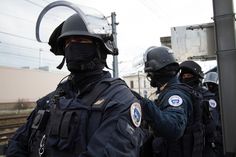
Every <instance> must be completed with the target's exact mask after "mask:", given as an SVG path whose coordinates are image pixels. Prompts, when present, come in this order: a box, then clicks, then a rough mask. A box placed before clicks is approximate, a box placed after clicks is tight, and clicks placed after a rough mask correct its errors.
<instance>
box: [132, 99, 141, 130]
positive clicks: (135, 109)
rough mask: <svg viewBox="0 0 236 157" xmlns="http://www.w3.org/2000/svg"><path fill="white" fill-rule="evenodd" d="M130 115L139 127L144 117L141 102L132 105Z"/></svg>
mask: <svg viewBox="0 0 236 157" xmlns="http://www.w3.org/2000/svg"><path fill="white" fill-rule="evenodd" d="M130 115H131V119H132V122H133V124H134V125H135V126H136V127H139V126H140V124H141V119H142V111H141V106H140V104H139V103H137V102H135V103H133V104H132V105H131V106H130Z"/></svg>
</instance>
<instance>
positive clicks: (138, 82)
mask: <svg viewBox="0 0 236 157" xmlns="http://www.w3.org/2000/svg"><path fill="white" fill-rule="evenodd" d="M139 72H140V71H138V94H139V95H140V75H139Z"/></svg>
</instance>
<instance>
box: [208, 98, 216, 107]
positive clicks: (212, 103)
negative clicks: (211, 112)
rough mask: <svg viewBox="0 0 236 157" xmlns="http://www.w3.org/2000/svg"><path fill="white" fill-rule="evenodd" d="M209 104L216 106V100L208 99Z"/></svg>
mask: <svg viewBox="0 0 236 157" xmlns="http://www.w3.org/2000/svg"><path fill="white" fill-rule="evenodd" d="M209 105H210V107H212V108H216V106H217V103H216V101H215V100H214V99H210V100H209Z"/></svg>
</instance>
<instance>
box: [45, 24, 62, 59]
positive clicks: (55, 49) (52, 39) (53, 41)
mask: <svg viewBox="0 0 236 157" xmlns="http://www.w3.org/2000/svg"><path fill="white" fill-rule="evenodd" d="M63 24H64V22H62V23H61V24H60V25H59V26H57V28H56V29H55V30H54V31H53V32H52V34H51V36H50V38H49V41H48V44H49V45H50V46H51V48H50V51H51V52H52V53H54V54H55V55H64V52H63V51H60V50H61V48H59V47H58V46H61V45H58V44H57V39H58V37H59V36H60V35H61V30H62V26H63Z"/></svg>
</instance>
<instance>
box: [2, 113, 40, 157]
mask: <svg viewBox="0 0 236 157" xmlns="http://www.w3.org/2000/svg"><path fill="white" fill-rule="evenodd" d="M35 113H36V110H34V111H33V112H32V113H31V114H30V116H29V117H28V119H27V123H26V124H24V125H23V126H21V127H20V128H19V129H18V130H17V131H16V133H15V135H14V136H13V137H12V138H11V139H10V140H9V144H8V148H7V151H6V156H7V157H27V156H28V154H29V153H28V140H29V136H30V128H31V125H32V122H33V117H34V115H35Z"/></svg>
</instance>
